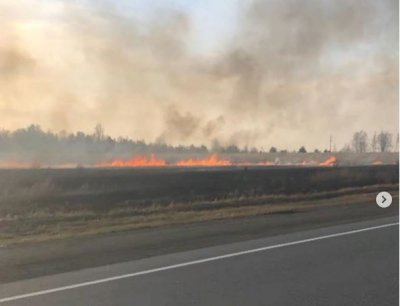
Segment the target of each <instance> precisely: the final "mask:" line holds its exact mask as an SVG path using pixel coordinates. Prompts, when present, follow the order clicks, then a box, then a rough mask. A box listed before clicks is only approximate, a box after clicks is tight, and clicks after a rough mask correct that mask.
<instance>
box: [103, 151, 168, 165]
mask: <svg viewBox="0 0 400 306" xmlns="http://www.w3.org/2000/svg"><path fill="white" fill-rule="evenodd" d="M166 165H167V163H166V161H165V160H162V159H158V158H157V157H156V156H155V155H154V154H151V155H150V158H147V157H146V156H135V157H133V158H131V159H128V160H122V159H115V160H112V161H109V162H102V163H97V164H96V166H98V167H113V168H119V167H161V166H166Z"/></svg>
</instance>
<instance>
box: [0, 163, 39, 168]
mask: <svg viewBox="0 0 400 306" xmlns="http://www.w3.org/2000/svg"><path fill="white" fill-rule="evenodd" d="M33 166H34V165H33V164H32V163H26V162H15V161H9V162H0V168H33Z"/></svg>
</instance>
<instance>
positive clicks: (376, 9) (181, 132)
mask: <svg viewBox="0 0 400 306" xmlns="http://www.w3.org/2000/svg"><path fill="white" fill-rule="evenodd" d="M30 2H31V1H29V0H18V1H6V0H0V11H1V12H2V19H1V20H0V110H1V113H0V116H1V117H0V119H1V125H2V127H4V128H8V129H15V128H19V127H24V126H27V125H29V124H31V123H36V124H40V125H41V126H42V127H44V128H46V129H47V128H49V129H54V130H67V131H77V130H84V131H91V130H92V129H93V127H94V125H95V124H96V123H98V122H101V123H102V124H103V125H104V126H105V129H106V132H107V133H109V134H111V135H113V136H125V137H131V138H138V139H145V140H147V141H156V142H161V143H172V144H179V143H182V144H186V145H187V144H191V143H194V144H202V143H204V144H206V145H211V144H212V143H215V142H218V143H220V144H222V145H229V144H236V145H239V146H242V147H243V146H258V147H265V148H268V147H269V146H272V145H274V146H278V147H286V148H289V149H292V148H298V147H299V146H300V145H306V146H307V147H310V148H314V147H319V148H320V149H324V148H326V147H327V145H328V140H329V136H330V135H333V136H334V139H335V142H337V145H338V146H341V145H343V144H344V142H345V141H347V140H348V139H350V137H351V133H352V132H353V131H355V130H360V129H366V130H367V131H373V130H381V129H384V130H390V131H392V132H395V130H396V129H397V125H398V106H397V105H398V1H392V0H384V1H373V0H339V1H328V0H308V1H305V0H303V1H300V0H288V1H278V0H268V1H261V0H260V1H248V2H246V3H247V4H242V5H243V8H241V10H240V11H241V12H242V13H241V14H240V15H239V17H238V21H237V23H236V25H235V26H234V31H235V32H234V34H233V35H232V40H231V41H228V42H226V41H224V42H221V45H219V46H218V47H219V48H218V52H210V54H201V55H199V54H198V53H196V52H193V50H192V49H193V46H191V45H190V43H191V42H192V41H193V40H192V36H193V35H194V34H193V20H192V19H191V15H190V12H186V11H183V10H182V11H178V10H176V9H175V10H172V9H171V10H163V11H158V12H155V13H154V18H147V19H146V20H145V21H143V20H141V21H139V20H138V19H135V18H134V17H132V16H129V15H127V14H125V13H124V12H122V11H121V10H119V9H117V8H115V7H111V6H106V5H104V4H103V5H100V4H96V2H95V1H89V2H81V3H80V2H77V1H49V0H42V1H39V2H38V3H40V4H38V5H37V6H35V8H32V7H31V5H29V4H30ZM83 3H86V4H83ZM232 5H233V4H232ZM221 22H224V20H221Z"/></svg>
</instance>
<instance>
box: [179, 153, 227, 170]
mask: <svg viewBox="0 0 400 306" xmlns="http://www.w3.org/2000/svg"><path fill="white" fill-rule="evenodd" d="M231 165H232V163H231V161H230V160H227V159H219V157H218V155H217V154H212V155H210V157H208V158H205V159H197V158H189V159H185V160H180V161H177V162H176V163H175V166H179V167H198V166H202V167H215V166H231Z"/></svg>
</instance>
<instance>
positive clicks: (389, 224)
mask: <svg viewBox="0 0 400 306" xmlns="http://www.w3.org/2000/svg"><path fill="white" fill-rule="evenodd" d="M398 224H399V223H398V222H396V223H388V224H383V225H378V226H373V227H367V228H362V229H357V230H351V231H347V232H341V233H335V234H330V235H325V236H319V237H314V238H308V239H303V240H297V241H291V242H285V243H280V244H275V245H270V246H265V247H261V248H256V249H251V250H246V251H241V252H236V253H230V254H225V255H220V256H215V257H209V258H204V259H199V260H193V261H188V262H183V263H180V264H176V265H170V266H164V267H160V268H155V269H150V270H145V271H140V272H133V273H128V274H123V275H118V276H113V277H107V278H102V279H97V280H94V281H88V282H83V283H77V284H73V285H68V286H62V287H57V288H53V289H47V290H41V291H36V292H31V293H26V294H21V295H15V296H10V297H6V298H2V299H0V303H4V302H10V301H15V300H20V299H25V298H29V297H34V296H38V295H44V294H50V293H54V292H59V291H65V290H71V289H75V288H80V287H86V286H92V285H96V284H102V283H107V282H112V281H115V280H119V279H124V278H131V277H136V276H141V275H146V274H151V273H156V272H161V271H165V270H171V269H177V268H182V267H187V266H192V265H197V264H201V263H205V262H210V261H216V260H221V259H225V258H231V257H236V256H242V255H246V254H252V253H257V252H262V251H267V250H272V249H277V248H282V247H287V246H291V245H296V244H302V243H307V242H313V241H318V240H323V239H328V238H335V237H340V236H346V235H351V234H357V233H361V232H366V231H372V230H375V229H380V228H385V227H390V226H396V225H398Z"/></svg>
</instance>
